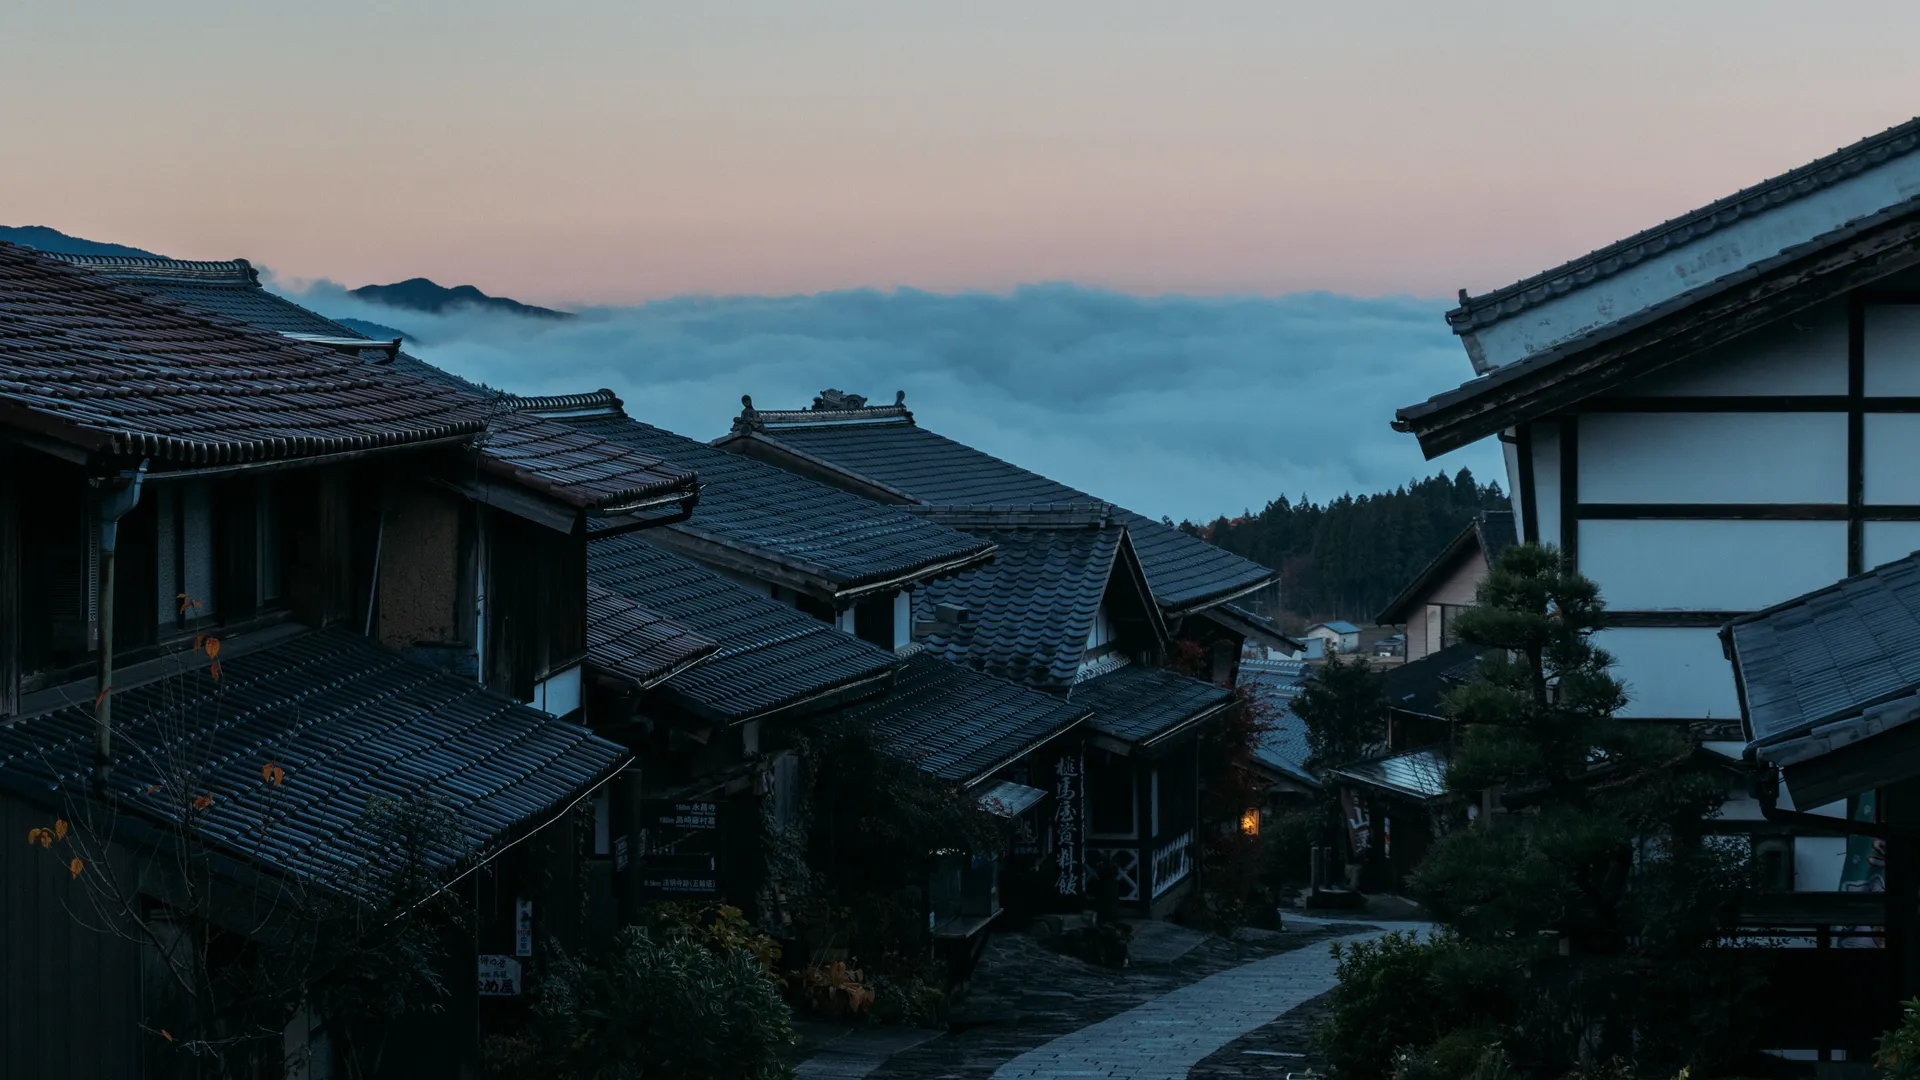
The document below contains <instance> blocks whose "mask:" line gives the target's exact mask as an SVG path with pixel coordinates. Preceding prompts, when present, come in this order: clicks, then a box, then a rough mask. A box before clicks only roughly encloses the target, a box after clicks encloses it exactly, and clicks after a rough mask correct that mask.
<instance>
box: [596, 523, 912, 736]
mask: <svg viewBox="0 0 1920 1080" xmlns="http://www.w3.org/2000/svg"><path fill="white" fill-rule="evenodd" d="M587 575H588V577H589V578H590V579H591V580H592V582H593V583H594V584H596V585H599V586H601V587H602V588H605V589H607V590H608V591H610V592H613V593H617V594H618V595H620V596H624V597H626V598H627V599H629V600H632V601H633V602H635V603H637V604H640V605H641V606H643V607H646V608H647V609H649V610H652V611H657V612H659V613H660V614H662V615H665V616H666V617H668V618H670V619H673V620H674V621H676V622H679V623H683V624H685V625H686V626H688V627H690V628H692V629H693V631H694V632H695V633H698V634H700V635H701V636H702V637H706V638H711V639H712V640H714V641H716V642H718V643H719V644H720V650H719V651H718V652H716V653H714V654H713V656H712V657H710V658H709V659H707V660H706V661H704V662H702V663H700V664H699V665H698V666H696V667H694V668H692V669H691V670H688V671H685V672H682V673H680V674H679V675H676V676H674V677H673V678H671V679H668V680H667V681H666V682H664V683H662V684H661V685H660V689H661V690H662V691H664V692H666V693H668V694H670V695H672V696H673V697H675V698H676V699H677V700H679V701H680V702H681V703H682V704H684V705H685V706H686V707H687V708H689V709H691V710H693V711H695V712H698V713H700V714H702V715H705V716H708V717H712V718H716V719H719V720H723V721H726V722H729V723H732V722H739V721H744V720H750V719H753V718H754V717H756V716H760V715H763V714H766V713H770V712H774V711H776V710H780V709H785V708H789V707H798V706H803V705H807V704H810V703H814V702H822V703H824V702H827V701H830V700H832V699H833V698H834V697H835V695H836V694H839V693H842V692H860V693H877V692H879V691H881V690H884V689H885V682H886V680H887V678H888V676H889V674H890V673H891V672H892V670H893V666H894V663H895V658H894V655H893V654H892V653H891V652H888V651H887V650H885V649H881V648H877V647H875V646H873V645H870V644H868V643H867V642H864V641H861V640H860V639H859V638H856V637H854V636H852V635H851V634H844V633H841V632H840V631H839V630H836V629H834V628H833V627H832V626H830V625H828V624H827V623H824V622H822V621H820V620H819V619H816V618H814V617H813V616H811V615H808V614H805V613H804V612H801V611H799V610H798V609H795V608H791V607H788V606H787V605H785V604H782V603H779V602H778V601H776V600H774V599H772V598H771V597H768V596H767V595H765V594H764V593H757V592H754V591H753V590H752V589H749V588H747V587H746V586H744V585H739V584H736V583H735V582H732V581H729V580H727V579H726V578H724V577H721V576H720V575H719V574H716V573H714V572H713V571H711V570H708V569H706V568H705V567H702V566H700V565H698V564H696V563H694V562H692V561H691V560H688V559H685V558H682V557H680V556H679V555H675V554H673V553H672V552H669V551H665V550H662V549H661V548H659V547H656V546H654V545H653V544H651V543H649V542H648V541H646V540H644V539H642V538H641V537H640V536H639V535H637V534H628V535H625V536H614V537H607V538H605V539H599V540H595V541H593V542H592V543H591V544H589V545H588V547H587Z"/></svg>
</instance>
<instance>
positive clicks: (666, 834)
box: [640, 799, 721, 897]
mask: <svg viewBox="0 0 1920 1080" xmlns="http://www.w3.org/2000/svg"><path fill="white" fill-rule="evenodd" d="M641 811H642V813H643V814H644V815H645V822H646V832H645V834H644V837H643V842H642V845H641V854H640V888H641V891H642V892H643V893H646V894H649V895H653V896H666V897H671V896H713V895H717V894H718V893H719V891H720V821H721V813H720V804H719V803H717V802H713V801H706V800H692V799H646V800H643V801H642V804H641Z"/></svg>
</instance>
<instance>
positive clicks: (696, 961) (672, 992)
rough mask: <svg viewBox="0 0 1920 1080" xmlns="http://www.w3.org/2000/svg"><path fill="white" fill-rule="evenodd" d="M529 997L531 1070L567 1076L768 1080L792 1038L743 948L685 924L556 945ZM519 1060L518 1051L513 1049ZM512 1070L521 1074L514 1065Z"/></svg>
mask: <svg viewBox="0 0 1920 1080" xmlns="http://www.w3.org/2000/svg"><path fill="white" fill-rule="evenodd" d="M556 954H558V955H557V959H556V960H555V961H554V963H553V965H552V967H551V968H549V969H548V970H547V972H546V974H545V977H544V978H543V979H542V980H541V983H540V989H539V993H538V995H537V997H536V999H535V1003H534V1034H535V1038H536V1040H537V1042H538V1044H539V1047H540V1054H539V1056H538V1059H537V1062H538V1067H537V1069H535V1070H532V1071H531V1073H530V1074H531V1075H545V1076H550V1077H556V1078H559V1077H564V1078H566V1080H706V1078H709V1077H716V1076H726V1077H739V1078H741V1080H775V1078H784V1077H787V1076H790V1075H791V1071H790V1070H789V1069H788V1068H787V1067H786V1066H785V1065H784V1064H783V1063H782V1061H781V1054H782V1051H784V1050H785V1049H786V1048H788V1047H789V1046H791V1045H792V1044H793V1042H794V1036H793V1031H792V1029H791V1027H790V1026H789V1024H788V1018H789V1014H788V1011H787V1006H786V1003H785V1002H783V1001H781V1000H780V995H779V992H778V990H777V988H776V987H775V985H774V983H773V981H772V980H770V979H769V978H768V977H767V975H766V972H765V971H764V970H763V969H762V967H761V962H760V960H759V958H757V957H755V956H754V955H753V953H751V952H748V951H747V950H745V949H737V948H735V949H715V948H711V947H709V946H708V945H707V944H706V943H705V942H704V941H702V940H701V939H700V938H699V937H697V936H695V935H694V934H693V933H690V932H686V931H680V932H666V933H663V934H661V935H659V936H658V937H656V936H654V935H653V934H650V933H649V932H648V931H646V930H644V929H641V928H638V927H628V928H627V929H625V930H623V931H621V933H620V936H619V938H618V939H617V941H616V943H615V945H614V947H613V948H612V949H611V950H609V951H608V952H607V953H606V954H605V955H604V956H601V957H596V958H595V959H592V960H580V959H575V958H573V957H569V956H566V955H564V954H560V953H558V950H557V949H556ZM519 1057H520V1060H522V1061H524V1060H525V1058H524V1055H520V1056H519ZM521 1075H529V1073H522V1074H521Z"/></svg>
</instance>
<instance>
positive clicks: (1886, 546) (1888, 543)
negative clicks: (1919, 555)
mask: <svg viewBox="0 0 1920 1080" xmlns="http://www.w3.org/2000/svg"><path fill="white" fill-rule="evenodd" d="M1916 551H1920V521H1868V522H1864V523H1863V524H1862V525H1861V533H1860V556H1861V558H1860V564H1861V567H1862V568H1863V569H1866V570H1871V569H1873V568H1874V567H1876V566H1880V565H1882V564H1884V563H1890V562H1892V561H1894V560H1895V559H1904V558H1906V557H1907V556H1909V555H1911V554H1913V553H1914V552H1916Z"/></svg>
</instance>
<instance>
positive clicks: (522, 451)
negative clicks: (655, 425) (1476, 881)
mask: <svg viewBox="0 0 1920 1080" xmlns="http://www.w3.org/2000/svg"><path fill="white" fill-rule="evenodd" d="M54 258H57V259H58V260H59V261H61V262H64V263H69V264H72V265H74V266H77V267H84V268H86V269H87V270H89V271H91V272H92V273H94V274H96V275H99V276H100V277H110V278H112V279H113V280H115V281H117V282H119V283H121V284H122V285H124V286H125V287H126V288H128V289H131V290H135V291H138V292H140V293H142V294H144V295H146V296H148V297H151V298H153V299H155V300H158V301H162V302H165V303H167V304H170V305H174V306H177V307H179V308H182V309H191V310H195V311H201V312H208V313H212V314H214V315H216V316H224V317H225V318H226V319H231V320H234V321H235V322H239V323H244V324H246V325H248V326H250V327H254V328H256V329H259V330H266V331H272V332H273V333H275V334H278V335H281V336H282V337H283V338H286V337H287V336H288V335H294V337H291V338H287V340H289V341H294V340H300V341H303V342H306V343H308V344H303V345H302V346H301V347H306V348H313V349H316V350H318V349H321V348H325V349H327V351H329V352H330V353H332V354H333V357H334V363H336V364H337V365H340V366H341V367H342V368H344V369H347V370H358V371H359V372H360V373H361V374H362V376H363V377H366V378H371V379H385V380H389V381H398V382H401V383H403V384H404V385H406V386H408V387H424V389H425V390H426V391H428V392H430V393H431V394H432V395H433V396H434V397H437V398H439V399H443V400H448V401H455V402H461V403H464V404H463V407H464V408H467V409H468V410H470V411H472V412H473V413H474V415H475V416H477V417H478V418H479V419H480V420H481V421H482V422H483V423H484V424H485V426H486V436H485V438H484V440H483V442H482V446H481V453H480V457H479V459H478V461H479V465H480V467H481V469H482V470H483V471H485V472H488V473H491V474H492V475H495V476H498V477H500V478H502V479H504V480H506V481H508V482H510V483H513V484H516V485H518V486H521V487H524V488H527V489H529V490H531V491H535V492H538V493H540V494H541V495H544V496H546V497H548V498H551V499H553V500H555V501H557V502H559V503H561V504H563V505H565V506H568V507H571V508H573V509H575V510H588V511H593V512H595V513H601V514H606V513H613V514H630V513H635V512H640V511H645V510H648V509H650V508H652V507H655V506H661V505H680V506H685V505H690V504H691V502H692V501H693V500H694V499H695V498H697V495H698V491H699V479H698V477H697V476H696V475H695V474H694V472H693V471H692V470H690V469H685V468H682V467H680V466H679V465H677V464H669V463H667V462H665V461H662V460H660V459H659V458H657V457H652V456H649V455H647V454H644V453H641V452H639V451H638V450H636V449H634V448H632V447H628V446H625V445H623V444H621V443H618V442H612V441H609V440H606V439H603V438H599V437H597V436H594V435H592V434H590V433H586V432H578V431H573V430H571V429H569V428H568V427H566V426H565V425H562V424H557V423H554V422H552V421H550V420H545V419H542V418H540V417H538V416H535V415H524V416H523V415H517V414H514V413H512V412H510V411H509V410H508V409H507V408H506V407H505V405H504V404H503V401H504V396H503V395H501V394H499V393H497V392H494V391H491V390H488V389H486V388H484V387H480V386H476V385H474V384H473V383H470V382H468V381H466V380H465V379H462V378H460V377H458V376H456V375H453V374H451V373H448V372H445V371H442V370H440V369H439V368H436V367H434V366H433V365H431V364H428V363H426V362H425V361H422V360H420V359H418V358H416V357H412V356H408V355H406V354H404V353H400V352H398V348H397V345H395V344H394V343H381V342H375V341H373V340H372V339H370V338H367V337H366V335H364V334H361V333H359V332H358V331H356V330H353V329H352V328H350V327H347V326H345V325H343V324H341V323H338V322H335V321H333V320H332V319H329V318H327V317H325V316H323V315H321V314H319V313H318V312H314V311H309V310H308V309H306V308H304V307H302V306H300V305H299V304H296V303H294V302H293V301H291V300H288V299H287V298H285V297H283V296H278V295H275V294H273V293H270V292H268V291H266V290H265V289H264V288H262V287H261V285H260V276H259V274H258V273H256V272H255V271H254V269H253V267H252V265H251V264H250V263H248V262H247V261H246V260H245V259H234V260H232V261H229V262H190V261H185V260H180V259H167V258H161V257H158V256H155V257H151V258H133V257H127V256H111V255H60V256H55V257H54ZM316 340H317V341H324V342H329V343H331V344H330V345H326V346H321V345H312V344H310V343H311V342H313V341H316ZM355 340H363V341H366V342H367V346H368V347H367V348H366V349H364V350H355V349H352V348H351V347H350V345H349V343H351V342H353V341H355ZM343 346H345V347H343ZM356 361H359V362H362V363H361V366H359V367H356V366H355V364H356Z"/></svg>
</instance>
